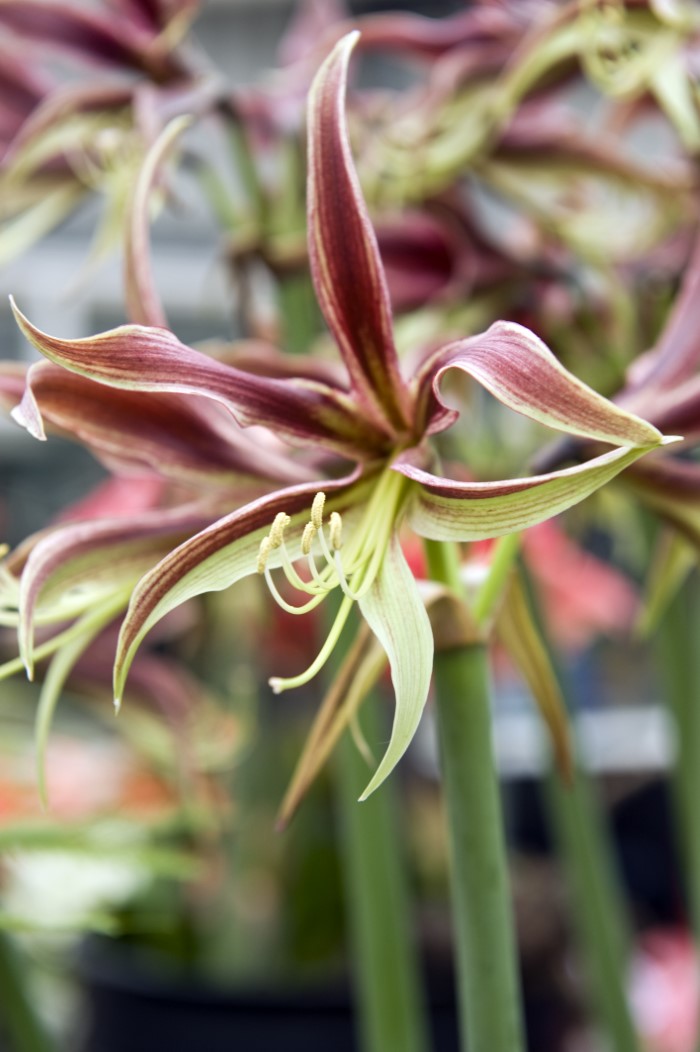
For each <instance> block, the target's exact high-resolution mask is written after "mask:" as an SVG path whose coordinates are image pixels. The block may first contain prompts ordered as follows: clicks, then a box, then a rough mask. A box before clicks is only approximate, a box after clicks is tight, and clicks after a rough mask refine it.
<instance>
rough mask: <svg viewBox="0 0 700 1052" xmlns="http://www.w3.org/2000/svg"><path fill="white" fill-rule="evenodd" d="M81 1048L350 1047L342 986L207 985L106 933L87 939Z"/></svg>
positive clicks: (102, 1051)
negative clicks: (230, 987) (172, 971)
mask: <svg viewBox="0 0 700 1052" xmlns="http://www.w3.org/2000/svg"><path fill="white" fill-rule="evenodd" d="M79 971H80V974H81V978H82V982H83V988H84V991H85V1004H86V1032H85V1034H84V1036H83V1040H82V1042H81V1045H80V1048H81V1052H125V1050H127V1049H128V1052H154V1050H155V1049H167V1050H168V1052H278V1050H279V1049H280V1048H284V1049H285V1052H314V1050H318V1052H327V1050H329V1049H330V1050H332V1052H356V1050H357V1042H356V1034H355V1025H354V1021H353V1014H352V1004H351V999H350V995H349V992H348V990H347V988H345V987H343V986H342V985H335V986H332V985H328V986H324V987H322V988H319V987H308V986H301V987H299V988H298V989H292V990H290V989H283V988H280V989H269V990H262V989H251V990H236V991H231V990H228V989H223V988H216V987H209V986H205V985H203V984H202V983H201V982H198V981H197V980H195V979H189V978H185V977H183V976H182V974H177V975H170V974H168V973H167V972H163V970H162V969H160V968H157V967H155V965H154V964H153V962H149V961H148V959H147V958H145V957H144V956H143V955H142V954H141V953H139V952H138V951H135V950H133V948H130V947H128V946H122V945H119V944H118V943H114V942H113V941H112V940H102V939H94V940H90V942H88V943H87V944H86V945H85V946H84V948H83V950H82V952H81V956H80V961H79Z"/></svg>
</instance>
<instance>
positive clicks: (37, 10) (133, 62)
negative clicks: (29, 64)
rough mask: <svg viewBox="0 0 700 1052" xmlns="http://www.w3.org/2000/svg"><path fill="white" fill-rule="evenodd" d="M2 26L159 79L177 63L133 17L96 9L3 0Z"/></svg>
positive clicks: (31, 0)
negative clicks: (128, 18)
mask: <svg viewBox="0 0 700 1052" xmlns="http://www.w3.org/2000/svg"><path fill="white" fill-rule="evenodd" d="M0 26H5V27H7V28H8V29H10V30H12V31H13V32H14V33H18V34H20V35H22V36H26V37H28V38H29V39H30V40H32V41H36V42H37V43H43V44H46V45H48V46H50V47H51V49H52V51H55V49H56V48H61V49H65V50H67V51H70V52H72V53H73V54H76V55H79V56H80V57H81V58H84V59H86V60H88V61H89V62H93V63H97V64H98V65H102V66H123V67H126V68H127V69H129V68H132V69H142V70H145V71H148V72H149V73H150V74H151V75H152V76H153V77H155V78H156V79H164V78H166V77H167V76H168V75H171V76H172V75H173V74H174V73H175V72H176V70H177V68H178V67H177V64H176V63H173V62H172V61H170V60H169V57H168V56H167V55H166V54H163V53H162V51H161V49H159V48H154V47H153V46H152V45H153V43H154V40H155V37H154V34H153V33H152V32H147V31H144V29H143V28H142V27H138V26H137V25H136V24H135V23H134V22H133V21H127V20H126V19H114V18H107V17H105V16H103V15H101V14H100V13H99V12H97V11H92V10H89V9H88V10H84V9H82V8H80V7H77V6H76V7H74V6H72V5H70V4H66V3H50V2H46V0H1V2H0Z"/></svg>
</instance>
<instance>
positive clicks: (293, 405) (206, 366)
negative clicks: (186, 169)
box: [13, 304, 387, 459]
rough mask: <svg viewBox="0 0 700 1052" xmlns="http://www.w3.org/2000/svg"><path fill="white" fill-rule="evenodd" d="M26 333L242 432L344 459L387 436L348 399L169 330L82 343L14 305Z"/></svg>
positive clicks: (372, 451) (112, 378) (77, 363)
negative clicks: (259, 370) (207, 411)
mask: <svg viewBox="0 0 700 1052" xmlns="http://www.w3.org/2000/svg"><path fill="white" fill-rule="evenodd" d="M13 308H14V311H15V317H16V319H17V322H18V324H19V326H20V328H21V329H22V332H23V333H24V335H25V336H26V337H27V339H28V340H30V341H31V343H33V344H34V346H35V347H36V348H37V349H38V350H39V351H40V352H41V353H42V354H43V355H44V356H45V357H46V358H48V359H49V360H50V361H53V362H55V363H56V364H57V365H61V366H63V367H64V368H66V369H69V370H71V371H72V372H75V373H78V375H81V376H85V377H87V378H88V379H90V380H94V381H96V382H98V383H102V384H107V385H108V386H110V387H116V388H122V389H125V390H131V391H154V392H155V391H160V392H171V393H175V394H184V395H190V394H194V395H201V396H202V397H204V398H209V399H211V400H213V401H215V402H218V403H220V404H222V405H224V406H226V408H227V409H229V410H230V412H232V413H233V415H234V416H235V417H236V419H237V420H238V421H239V423H241V424H242V425H243V426H250V425H253V424H262V425H264V426H267V427H269V428H271V429H272V430H273V431H274V432H276V433H277V434H278V435H280V436H283V437H285V438H288V439H290V440H291V441H298V442H302V443H308V442H312V443H318V444H321V445H323V446H325V447H326V448H327V449H328V450H332V451H335V452H338V453H341V454H344V455H346V456H351V457H360V458H362V459H372V458H374V457H376V456H377V455H378V453H381V451H382V450H384V449H385V448H386V444H387V435H386V433H385V432H383V431H382V430H381V429H380V428H379V427H377V426H375V425H374V424H373V423H372V422H371V421H369V420H367V419H366V418H365V416H364V415H362V414H361V413H360V410H359V409H358V407H357V406H356V405H355V403H354V401H353V400H352V399H351V398H350V397H349V396H348V395H346V394H344V393H342V392H340V391H338V390H336V389H333V388H330V387H327V386H326V385H325V384H322V383H319V382H314V381H312V380H293V379H289V380H276V379H272V378H267V377H261V376H257V375H255V374H253V373H248V372H244V371H243V370H241V369H235V368H233V367H231V366H227V365H225V364H223V363H222V362H218V361H216V360H215V359H213V358H209V357H208V356H207V355H206V354H202V353H201V352H199V351H195V350H194V349H193V348H191V347H186V346H185V345H184V344H183V343H180V341H179V340H178V339H177V337H176V336H174V335H173V333H171V332H169V331H168V330H167V329H158V328H147V327H145V326H140V325H122V326H120V327H119V328H117V329H110V330H109V331H108V332H104V333H100V334H99V335H97V336H91V337H87V338H84V339H79V340H62V339H58V338H57V337H55V336H49V335H48V334H47V333H44V332H41V330H40V329H37V328H36V326H34V325H32V324H31V322H30V321H29V320H28V319H27V318H26V317H25V316H24V315H23V314H22V313H21V311H19V309H18V308H17V307H16V306H15V305H14V304H13Z"/></svg>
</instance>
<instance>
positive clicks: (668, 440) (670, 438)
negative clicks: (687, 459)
mask: <svg viewBox="0 0 700 1052" xmlns="http://www.w3.org/2000/svg"><path fill="white" fill-rule="evenodd" d="M682 441H683V435H664V436H663V437H662V439H661V442H660V445H662V446H672V445H673V443H674V442H682Z"/></svg>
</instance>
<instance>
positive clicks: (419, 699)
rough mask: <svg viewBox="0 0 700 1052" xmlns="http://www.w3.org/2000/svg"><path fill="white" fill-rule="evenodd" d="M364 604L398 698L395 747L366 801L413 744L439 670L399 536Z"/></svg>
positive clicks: (388, 752)
mask: <svg viewBox="0 0 700 1052" xmlns="http://www.w3.org/2000/svg"><path fill="white" fill-rule="evenodd" d="M359 605H360V609H361V611H362V615H363V617H364V619H365V620H366V621H367V623H368V625H369V626H370V628H371V629H372V631H373V632H374V634H375V636H376V637H377V639H378V640H379V642H380V643H381V645H382V647H383V648H384V650H385V652H386V654H387V656H388V658H389V665H390V668H391V679H392V682H393V685H394V693H395V696H396V711H395V713H394V723H393V726H392V729H391V738H390V739H389V745H388V747H387V750H386V752H385V753H384V756H383V758H382V760H381V763H380V764H379V767H378V768H377V770H376V772H375V774H374V776H373V777H372V779H371V781H370V783H369V785H368V786H367V788H366V789H365V791H364V792H363V794H362V796H361V797H360V799H361V800H366V799H367V797H368V796H369V795H370V794H371V793H373V792H374V790H375V789H377V788H378V787H379V786H380V785H381V784H382V782H383V781H384V779H385V778H386V777H387V775H388V774H389V773H390V772H391V771H392V770H393V768H394V767H395V766H396V764H397V763H398V761H399V760H400V759H401V757H402V756H403V754H404V753H405V751H406V749H407V748H408V746H409V745H410V743H411V740H412V738H413V735H414V734H415V732H416V728H417V727H418V723H419V721H420V718H421V715H422V712H423V709H424V707H425V702H426V700H427V697H428V689H429V687H430V677H431V674H432V670H433V633H432V631H431V628H430V619H429V618H428V615H427V613H426V610H425V606H424V605H423V600H422V598H421V594H420V592H419V590H418V585H417V584H416V581H415V578H414V576H413V574H412V573H411V570H410V568H409V566H408V563H407V562H406V559H405V557H404V554H403V552H402V550H401V545H400V543H399V540H398V537H397V536H396V535H394V536H393V537H392V539H391V541H390V543H389V547H388V548H387V551H386V554H385V556H384V560H383V563H382V568H381V570H380V572H379V575H378V577H377V579H376V580H375V582H374V584H373V585H372V587H371V588H370V590H369V591H368V592H367V594H366V595H365V596H364V597H363V598H361V599H360V600H359Z"/></svg>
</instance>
